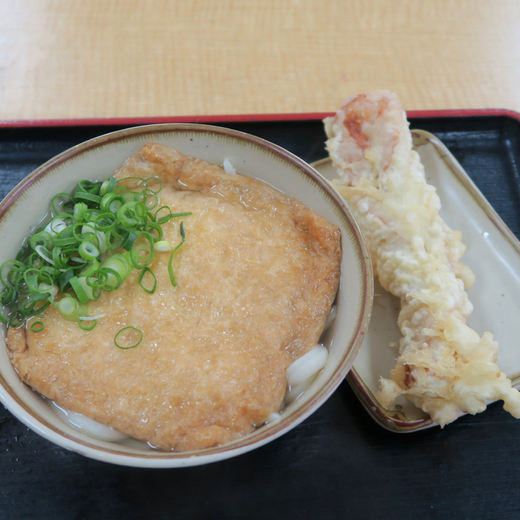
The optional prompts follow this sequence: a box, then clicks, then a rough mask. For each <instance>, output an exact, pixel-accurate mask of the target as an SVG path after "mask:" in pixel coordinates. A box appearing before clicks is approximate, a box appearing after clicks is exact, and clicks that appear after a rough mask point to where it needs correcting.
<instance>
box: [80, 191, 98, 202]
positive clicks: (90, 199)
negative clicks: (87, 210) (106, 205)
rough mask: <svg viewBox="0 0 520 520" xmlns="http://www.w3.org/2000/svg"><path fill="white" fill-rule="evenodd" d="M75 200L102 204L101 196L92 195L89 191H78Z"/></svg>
mask: <svg viewBox="0 0 520 520" xmlns="http://www.w3.org/2000/svg"><path fill="white" fill-rule="evenodd" d="M74 200H75V201H76V202H77V201H80V202H81V201H84V200H86V201H87V202H94V203H96V204H99V203H100V202H101V197H100V196H99V195H93V194H92V193H89V192H87V191H77V192H76V193H75V194H74Z"/></svg>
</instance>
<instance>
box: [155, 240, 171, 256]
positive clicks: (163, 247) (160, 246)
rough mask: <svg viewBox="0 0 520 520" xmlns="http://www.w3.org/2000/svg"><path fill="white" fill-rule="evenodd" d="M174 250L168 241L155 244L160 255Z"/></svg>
mask: <svg viewBox="0 0 520 520" xmlns="http://www.w3.org/2000/svg"><path fill="white" fill-rule="evenodd" d="M172 249H173V245H172V244H171V242H168V240H159V242H156V243H155V250H156V251H158V252H159V253H166V252H167V251H171V250H172Z"/></svg>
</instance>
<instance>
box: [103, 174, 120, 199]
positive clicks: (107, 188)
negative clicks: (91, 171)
mask: <svg viewBox="0 0 520 520" xmlns="http://www.w3.org/2000/svg"><path fill="white" fill-rule="evenodd" d="M116 183H117V179H116V178H115V177H110V178H109V179H107V180H106V181H105V182H103V184H101V188H99V193H100V194H101V195H104V194H105V193H109V192H111V191H114V188H115V187H116Z"/></svg>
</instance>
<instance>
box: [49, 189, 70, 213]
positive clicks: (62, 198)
mask: <svg viewBox="0 0 520 520" xmlns="http://www.w3.org/2000/svg"><path fill="white" fill-rule="evenodd" d="M73 208H74V202H73V200H72V197H71V196H70V195H69V194H68V193H57V194H56V195H54V197H52V199H51V211H52V214H53V215H59V214H61V213H64V212H65V213H72V212H73V211H74V209H73Z"/></svg>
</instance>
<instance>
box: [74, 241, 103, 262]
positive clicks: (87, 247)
mask: <svg viewBox="0 0 520 520" xmlns="http://www.w3.org/2000/svg"><path fill="white" fill-rule="evenodd" d="M78 253H79V254H80V256H81V258H83V259H84V260H87V261H89V262H93V261H94V260H95V259H96V258H97V257H98V256H99V249H98V248H97V247H96V246H95V245H94V244H93V243H92V242H81V244H80V245H79V248H78Z"/></svg>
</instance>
